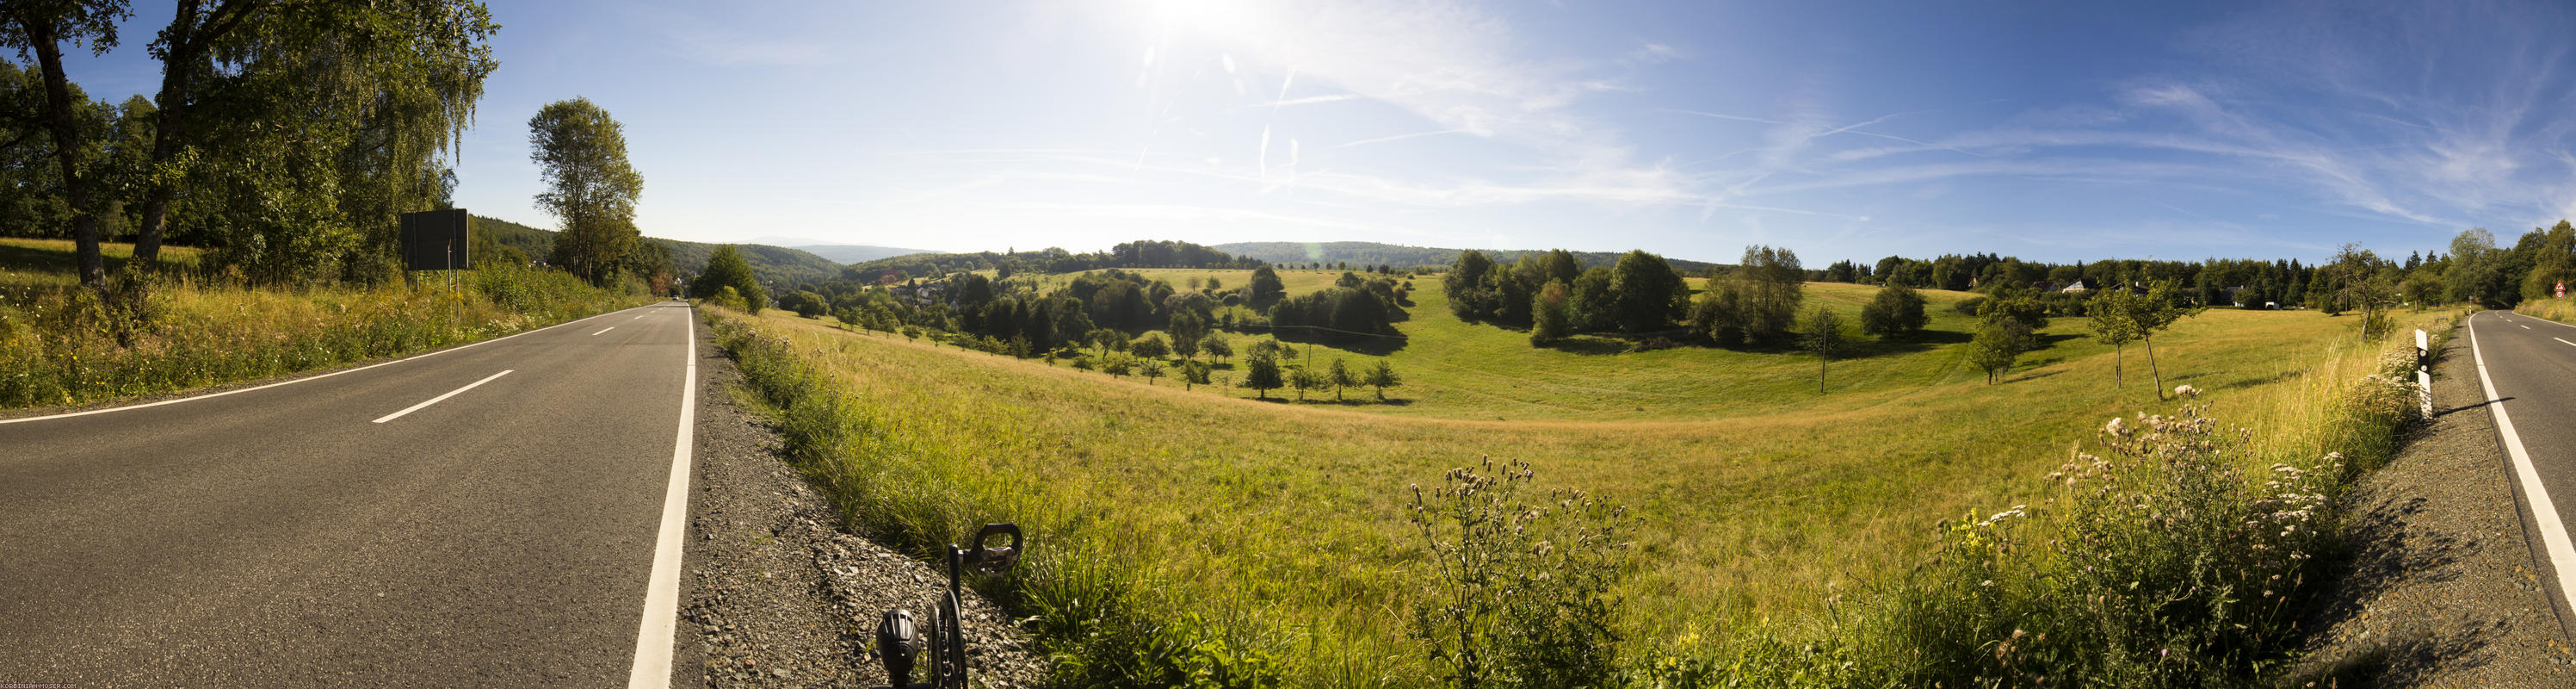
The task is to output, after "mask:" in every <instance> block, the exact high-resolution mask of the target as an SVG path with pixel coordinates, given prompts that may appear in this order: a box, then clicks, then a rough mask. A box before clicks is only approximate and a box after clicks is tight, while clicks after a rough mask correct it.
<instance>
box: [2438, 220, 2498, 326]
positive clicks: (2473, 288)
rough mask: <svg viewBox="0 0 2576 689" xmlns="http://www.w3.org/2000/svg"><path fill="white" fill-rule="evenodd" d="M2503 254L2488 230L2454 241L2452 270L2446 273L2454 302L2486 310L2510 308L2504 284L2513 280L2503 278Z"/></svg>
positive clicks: (2467, 233) (2445, 282)
mask: <svg viewBox="0 0 2576 689" xmlns="http://www.w3.org/2000/svg"><path fill="white" fill-rule="evenodd" d="M2503 254H2504V252H2503V251H2502V250H2499V249H2497V248H2496V245H2495V235H2494V234H2492V233H2489V232H2487V228H2483V227H2478V228H2471V229H2468V230H2465V231H2462V232H2460V234H2459V236H2457V237H2453V238H2451V259H2450V266H2449V267H2447V268H2444V269H2443V270H2442V283H2443V286H2444V287H2447V288H2448V289H2449V292H2450V298H2451V299H2450V300H2451V301H2456V302H2466V303H2469V304H2475V305H2477V306H2479V307H2482V308H2497V307H2501V306H2507V305H2508V304H2507V303H2506V301H2505V298H2504V297H2505V290H2504V283H2505V282H2506V281H2507V280H2508V279H2509V278H2507V277H2506V276H2505V275H2504V274H2503V273H2504V262H2505V256H2504V255H2503Z"/></svg>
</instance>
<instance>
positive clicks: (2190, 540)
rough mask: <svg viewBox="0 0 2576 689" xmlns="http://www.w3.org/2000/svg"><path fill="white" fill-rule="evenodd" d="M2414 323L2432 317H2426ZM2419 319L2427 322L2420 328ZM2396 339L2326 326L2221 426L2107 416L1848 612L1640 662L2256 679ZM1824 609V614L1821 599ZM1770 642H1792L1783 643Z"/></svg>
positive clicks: (1779, 675)
mask: <svg viewBox="0 0 2576 689" xmlns="http://www.w3.org/2000/svg"><path fill="white" fill-rule="evenodd" d="M2426 320H2427V321H2429V320H2430V319H2426ZM2418 325H2426V323H2419V324H2418ZM2413 350H2414V348H2413V343H2412V342H2411V341H2408V342H2390V343H2387V344H2386V345H2385V346H2383V347H2378V348H2377V349H2376V351H2374V350H2373V345H2370V344H2367V343H2360V342H2353V341H2345V342H2337V343H2334V344H2332V345H2329V346H2328V347H2326V348H2325V349H2324V351H2323V352H2321V355H2322V356H2323V358H2324V362H2323V363H2322V365H2320V366H2318V367H2317V368H2316V369H2314V370H2313V371H2311V372H2309V373H2307V374H2305V375H2303V376H2302V377H2301V378H2300V380H2298V381H2296V382H2295V383H2294V384H2293V385H2289V386H2284V387H2282V388H2280V389H2279V390H2277V391H2276V392H2274V393H2273V394H2272V395H2270V396H2268V397H2269V398H2268V399H2264V400H2257V401H2255V403H2254V404H2252V405H2248V412H2249V413H2248V414H2247V416H2248V417H2251V421H2252V422H2253V425H2251V426H2238V425H2235V424H2230V423H2225V422H2223V421H2222V420H2221V419H2219V418H2216V417H2213V416H2212V415H2211V411H2210V406H2209V405H2207V404H2205V403H2202V402H2200V401H2199V400H2197V399H2195V398H2196V397H2197V395H2198V393H2197V391H2193V390H2191V389H2190V388H2189V387H2188V386H2184V387H2183V388H2181V389H2179V390H2178V391H2177V402H2176V406H2175V408H2173V409H2172V410H2171V411H2169V412H2163V413H2147V412H2141V413H2138V414H2136V415H2134V416H2130V417H2125V418H2123V417H2114V418H2112V419H2110V420H2108V421H2107V422H2106V423H2105V424H2104V425H2103V427H2102V428H2101V429H2100V430H2099V431H2098V432H2097V434H2096V438H2095V440H2094V441H2093V442H2091V443H2089V444H2087V445H2086V446H2085V447H2084V448H2083V449H2079V450H2077V451H2075V452H2073V454H2072V458H2071V459H2070V460H2069V461H2068V462H2067V464H2066V465H2065V466H2064V467H2062V468H2060V469H2059V470H2058V471H2056V472H2052V473H2050V474H2048V475H2047V476H2046V477H2044V479H2043V480H2044V481H2046V483H2047V484H2048V490H2047V492H2046V493H2045V495H2046V497H2044V498H2042V499H2040V500H2037V501H2034V502H2032V503H2028V504H2017V505H2013V506H2010V507H2008V508H2004V509H2001V510H1999V511H1996V512H1994V513H1992V514H1987V515H1984V516H1982V517H1981V516H1980V515H1978V514H1977V513H1973V512H1972V513H1968V514H1965V515H1963V516H1962V517H1960V518H1958V519H1957V520H1955V521H1948V522H1945V523H1943V524H1942V525H1941V528H1940V537H1941V543H1940V545H1939V547H1938V548H1936V549H1935V551H1934V554H1933V555H1932V557H1931V558H1930V559H1929V560H1928V561H1927V562H1926V563H1925V564H1924V565H1922V566H1921V567H1919V568H1917V569H1915V570H1912V571H1910V572H1907V573H1904V574H1901V575H1899V576H1897V577H1895V578H1894V579H1893V580H1892V581H1889V582H1886V583H1884V584H1881V585H1880V586H1879V587H1878V588H1876V589H1874V590H1872V591H1871V592H1870V594H1871V595H1870V596H1869V598H1868V599H1867V602H1865V603H1862V604H1860V605H1857V606H1855V610H1854V612H1853V613H1851V614H1850V615H1848V616H1846V615H1842V614H1835V615H1830V616H1825V617H1821V618H1818V619H1815V620H1811V621H1809V623H1808V624H1806V625H1804V626H1800V627H1794V628H1767V629H1760V630H1755V631H1754V632H1752V633H1749V634H1741V635H1738V636H1737V637H1736V638H1733V639H1729V640H1727V641H1726V642H1723V643H1720V644H1717V645H1716V647H1715V648H1712V649H1697V653H1693V652H1692V650H1679V651H1677V652H1676V651H1672V650H1668V651H1667V652H1666V654H1665V655H1663V656H1662V657H1658V658H1655V659H1652V660H1649V661H1646V662H1643V663H1640V664H1639V667H1638V668H1637V672H1636V674H1634V675H1632V679H1634V680H1636V681H1637V683H1638V684H1643V685H1649V686H1659V687H1664V686H1670V687H1690V686H1950V687H2042V686H2086V687H2229V686H2270V685H2275V684H2282V683H2284V682H2287V681H2289V680H2290V679H2291V678H2285V677H2284V676H2282V674H2281V673H2282V671H2283V670H2284V669H2285V668H2287V667H2289V665H2290V664H2291V663H2290V661H2292V660H2293V659H2294V655H2293V654H2294V653H2295V651H2296V648H2297V645H2298V644H2299V643H2300V642H2301V640H2302V637H2301V636H2300V634H2301V630H2299V629H2298V627H2297V620H2298V619H2299V618H2300V617H2301V616H2302V615H2304V614H2305V613H2306V612H2308V611H2309V610H2311V609H2312V608H2313V606H2315V605H2317V604H2318V601H2316V600H2314V597H2315V596H2316V595H2318V594H2319V593H2321V592H2322V591H2324V590H2326V589H2327V588H2328V587H2326V586H2324V585H2323V584H2324V583H2325V582H2326V581H2327V580H2328V579H2329V578H2331V577H2334V576H2337V575H2338V574H2339V572H2337V571H2335V570H2334V569H2333V566H2334V565H2333V564H2332V563H2334V562H2337V561H2338V559H2339V555H2340V553H2338V552H2337V548H2338V547H2339V544H2340V543H2341V540H2340V538H2339V536H2338V530H2339V529H2340V528H2341V525H2342V523H2343V519H2344V517H2345V515H2344V513H2343V509H2344V508H2343V505H2342V503H2341V502H2340V501H2339V500H2337V498H2338V497H2340V495H2341V494H2342V493H2343V492H2344V490H2345V489H2347V488H2348V487H2349V486H2350V485H2351V484H2352V482H2353V481H2354V480H2355V479H2357V478H2358V477H2359V476H2360V475H2361V474H2363V473H2365V472H2366V471H2368V470H2369V469H2372V468H2375V467H2378V466H2380V465H2382V464H2384V463H2385V462H2386V461H2388V460H2389V459H2390V458H2392V457H2393V456H2394V454H2395V453H2396V451H2397V450H2398V448H2399V446H2400V443H2401V435H2402V432H2403V429H2404V428H2405V427H2406V426H2407V425H2408V424H2411V423H2414V422H2415V421H2417V420H2418V418H2419V414H2420V412H2419V410H2418V409H2417V407H2416V402H2415V389H2414V387H2415V386H2414V384H2413V382H2412V377H2411V374H2412V372H2413V366H2414V356H2413ZM1837 612H1838V613H1839V611H1837ZM1783 649H1794V650H1793V651H1792V652H1786V653H1784V652H1783Z"/></svg>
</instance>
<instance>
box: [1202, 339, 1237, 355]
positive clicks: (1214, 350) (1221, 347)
mask: <svg viewBox="0 0 2576 689" xmlns="http://www.w3.org/2000/svg"><path fill="white" fill-rule="evenodd" d="M1199 351H1203V352H1207V354H1208V356H1211V357H1215V358H1217V359H1218V360H1223V359H1225V358H1227V357H1231V356H1234V345H1231V344H1227V343H1226V341H1225V336H1224V335H1219V334H1216V333H1208V334H1207V337H1203V338H1199Z"/></svg>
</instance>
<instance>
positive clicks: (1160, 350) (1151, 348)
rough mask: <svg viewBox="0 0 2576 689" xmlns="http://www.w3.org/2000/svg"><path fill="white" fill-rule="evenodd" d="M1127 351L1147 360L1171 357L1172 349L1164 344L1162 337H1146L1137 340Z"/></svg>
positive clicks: (1128, 346)
mask: <svg viewBox="0 0 2576 689" xmlns="http://www.w3.org/2000/svg"><path fill="white" fill-rule="evenodd" d="M1127 351H1128V352H1129V353H1133V354H1135V355H1136V356H1140V357H1144V358H1147V359H1161V358H1163V357H1166V356H1171V354H1172V347H1171V345H1168V344H1164V343H1163V336H1161V335H1146V336H1144V337H1140V338H1136V341H1135V342H1134V343H1131V344H1129V345H1127Z"/></svg>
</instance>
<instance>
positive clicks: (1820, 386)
mask: <svg viewBox="0 0 2576 689" xmlns="http://www.w3.org/2000/svg"><path fill="white" fill-rule="evenodd" d="M1798 343H1799V345H1800V346H1802V347H1805V348H1806V350H1807V352H1808V353H1811V354H1814V355H1816V394H1819V395H1822V394H1825V362H1827V361H1832V360H1833V358H1834V357H1836V356H1841V355H1842V353H1843V351H1844V350H1846V349H1850V348H1851V336H1849V335H1846V334H1844V333H1843V317H1842V316H1841V315H1840V314H1836V313H1834V312H1833V310H1831V309H1827V308H1825V307H1822V306H1819V307H1816V310H1814V311H1809V312H1807V317H1806V318H1804V319H1801V320H1800V321H1799V323H1798Z"/></svg>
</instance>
